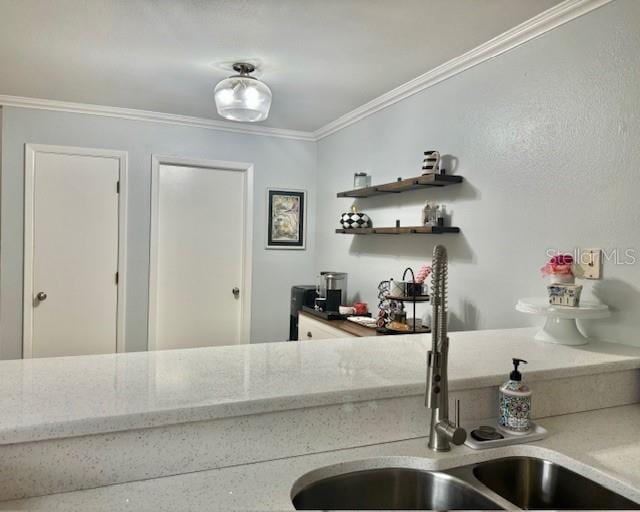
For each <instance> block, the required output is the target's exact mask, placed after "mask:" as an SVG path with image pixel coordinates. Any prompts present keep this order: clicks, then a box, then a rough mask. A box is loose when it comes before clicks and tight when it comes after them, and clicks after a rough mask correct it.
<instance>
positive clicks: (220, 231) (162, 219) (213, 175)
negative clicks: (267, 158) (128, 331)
mask: <svg viewBox="0 0 640 512" xmlns="http://www.w3.org/2000/svg"><path fill="white" fill-rule="evenodd" d="M153 180H154V184H153V202H154V204H153V205H152V244H151V245H152V256H151V260H152V261H151V279H150V281H151V286H150V318H149V339H150V343H149V347H150V348H152V349H153V348H155V349H158V350H164V349H173V348H190V347H204V346H213V345H230V344H236V343H240V341H241V331H242V317H243V307H242V306H243V295H244V294H245V293H246V291H247V290H246V289H245V286H244V284H243V283H244V282H245V276H244V270H243V269H244V262H245V248H244V245H245V238H246V222H245V219H246V210H245V201H246V197H247V173H246V172H239V171H238V169H227V168H213V167H205V166H203V165H177V164H165V163H158V165H157V166H156V167H155V169H154V175H153ZM234 290H235V291H236V292H235V293H234Z"/></svg>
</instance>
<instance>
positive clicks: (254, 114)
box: [214, 62, 271, 123]
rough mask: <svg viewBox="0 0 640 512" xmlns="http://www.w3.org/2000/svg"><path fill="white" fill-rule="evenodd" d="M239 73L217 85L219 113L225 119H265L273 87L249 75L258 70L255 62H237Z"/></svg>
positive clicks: (247, 121)
mask: <svg viewBox="0 0 640 512" xmlns="http://www.w3.org/2000/svg"><path fill="white" fill-rule="evenodd" d="M233 69H234V71H237V72H238V74H237V75H234V76H230V77H229V78H225V79H224V80H221V81H220V82H218V85H216V88H215V93H214V97H215V100H216V108H217V109H218V114H220V115H221V116H222V117H224V118H225V119H230V120H232V121H240V122H243V123H255V122H257V121H264V120H265V119H266V118H267V116H268V115H269V108H270V107H271V89H269V87H268V86H267V84H265V83H264V82H261V81H260V80H258V79H257V78H254V77H252V76H249V74H250V73H253V72H254V71H255V70H256V67H255V66H254V65H253V64H248V63H246V62H236V63H235V64H234V65H233Z"/></svg>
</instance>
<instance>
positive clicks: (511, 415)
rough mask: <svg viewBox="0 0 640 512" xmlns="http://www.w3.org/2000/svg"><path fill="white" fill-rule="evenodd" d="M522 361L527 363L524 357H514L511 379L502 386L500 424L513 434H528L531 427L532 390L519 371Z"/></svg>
mask: <svg viewBox="0 0 640 512" xmlns="http://www.w3.org/2000/svg"><path fill="white" fill-rule="evenodd" d="M520 363H524V364H527V362H526V361H525V360H524V359H518V358H516V357H514V358H513V371H512V372H511V374H510V375H509V380H508V381H507V382H505V383H504V384H503V385H502V386H501V387H500V404H499V405H500V417H499V418H498V424H499V425H500V427H501V428H503V429H504V430H506V431H508V432H511V433H513V434H526V433H527V432H529V429H530V427H531V425H530V421H529V413H530V412H531V390H530V389H529V387H528V386H526V385H525V384H524V383H523V382H522V374H521V373H520V372H519V371H518V366H519V365H520Z"/></svg>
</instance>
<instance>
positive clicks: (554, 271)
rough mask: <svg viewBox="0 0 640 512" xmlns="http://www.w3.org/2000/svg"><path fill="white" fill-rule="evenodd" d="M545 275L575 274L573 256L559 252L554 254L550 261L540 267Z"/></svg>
mask: <svg viewBox="0 0 640 512" xmlns="http://www.w3.org/2000/svg"><path fill="white" fill-rule="evenodd" d="M540 272H542V275H543V276H549V275H564V276H572V275H573V256H571V254H558V255H557V256H553V257H552V258H551V259H550V260H549V261H548V263H547V264H546V265H545V266H544V267H542V268H541V269H540Z"/></svg>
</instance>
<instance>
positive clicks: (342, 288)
mask: <svg viewBox="0 0 640 512" xmlns="http://www.w3.org/2000/svg"><path fill="white" fill-rule="evenodd" d="M317 295H318V296H317V297H316V300H315V308H316V310H318V311H325V312H332V313H333V312H337V311H338V309H339V307H340V306H341V305H345V304H346V303H347V274H346V273H345V272H333V271H329V270H325V271H324V272H320V275H319V276H318V286H317Z"/></svg>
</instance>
